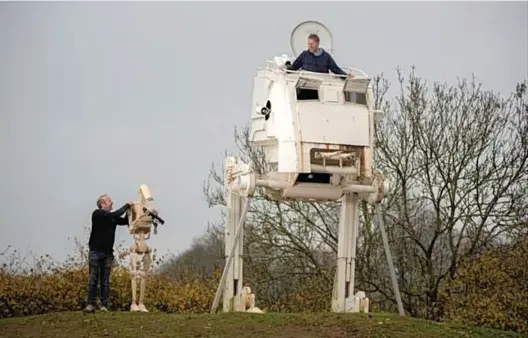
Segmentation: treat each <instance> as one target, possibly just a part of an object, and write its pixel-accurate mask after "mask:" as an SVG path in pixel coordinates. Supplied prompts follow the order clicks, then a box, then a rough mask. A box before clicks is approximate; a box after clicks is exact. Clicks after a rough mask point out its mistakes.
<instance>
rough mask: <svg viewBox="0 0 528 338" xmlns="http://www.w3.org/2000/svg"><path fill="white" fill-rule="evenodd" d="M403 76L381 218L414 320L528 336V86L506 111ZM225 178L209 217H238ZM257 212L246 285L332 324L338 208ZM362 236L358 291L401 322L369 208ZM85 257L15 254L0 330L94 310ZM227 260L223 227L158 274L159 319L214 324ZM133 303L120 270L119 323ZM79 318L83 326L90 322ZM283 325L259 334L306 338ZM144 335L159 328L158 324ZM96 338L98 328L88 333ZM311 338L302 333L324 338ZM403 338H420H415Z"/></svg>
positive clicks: (364, 210) (504, 102)
mask: <svg viewBox="0 0 528 338" xmlns="http://www.w3.org/2000/svg"><path fill="white" fill-rule="evenodd" d="M399 74H400V83H399V89H400V93H399V94H398V95H397V96H396V97H395V99H393V100H390V101H388V100H386V99H385V95H386V93H387V89H388V83H387V82H386V81H385V80H384V79H383V78H382V77H378V78H376V79H375V81H374V83H375V91H376V105H377V106H378V107H380V108H383V109H384V111H385V112H386V116H385V117H384V118H383V120H382V121H381V123H380V124H379V125H378V126H377V129H376V135H377V153H376V163H377V166H378V167H379V168H380V169H381V170H383V171H384V172H385V173H386V174H387V175H388V178H389V180H390V182H391V189H392V191H391V194H390V196H389V197H388V198H387V199H386V200H385V201H384V202H383V205H382V208H383V209H384V214H385V222H386V224H387V228H388V232H389V240H390V245H391V249H392V252H393V256H394V264H395V267H396V269H397V275H398V281H399V284H400V288H401V292H402V300H403V302H404V308H405V310H406V312H407V313H408V314H410V315H411V316H413V317H419V318H424V319H430V320H436V321H450V322H458V323H461V324H468V325H476V326H486V327H490V328H496V329H502V330H510V331H518V332H528V327H527V323H528V249H527V248H528V224H527V219H528V215H527V210H528V208H527V206H528V203H527V202H528V197H527V195H526V190H527V188H528V104H527V88H526V84H519V85H517V87H516V90H515V92H514V93H513V94H512V95H511V96H508V97H501V96H499V95H498V94H495V93H492V92H488V91H485V90H483V89H482V88H481V86H480V85H478V84H476V83H475V82H474V81H466V80H463V81H460V83H459V84H457V85H455V86H448V85H443V84H436V83H435V84H433V85H431V86H430V89H429V88H428V86H426V83H425V81H423V80H422V79H420V78H419V77H417V76H416V75H415V74H414V70H413V71H411V73H410V74H409V77H408V79H404V78H403V76H402V75H401V73H399ZM248 137H249V134H248V130H247V128H243V129H241V130H238V131H236V132H235V141H236V143H237V145H238V148H239V152H240V154H242V156H243V157H244V159H245V160H251V161H252V162H253V163H254V164H255V167H256V168H257V170H260V171H266V170H267V168H266V165H265V163H264V161H263V158H262V153H261V151H260V150H259V149H257V148H255V147H253V146H251V145H250V143H249V138H248ZM222 177H223V175H222V168H217V167H214V166H213V168H212V170H211V176H210V178H209V180H208V182H207V184H206V186H205V187H204V193H205V195H206V197H207V200H208V202H209V204H210V205H225V200H224V195H223V189H222ZM254 201H255V202H254V203H253V206H252V209H251V210H250V214H249V215H248V220H247V224H246V228H245V234H244V237H245V243H244V244H245V249H244V250H245V253H246V256H245V281H246V284H248V285H249V286H251V288H252V289H253V290H254V292H256V294H257V303H258V306H259V307H261V308H265V309H266V310H267V311H270V312H299V311H305V312H324V311H328V310H329V308H330V295H331V291H332V285H333V279H334V272H335V270H334V264H335V254H336V247H337V246H336V244H337V237H336V230H337V216H338V214H339V204H338V203H322V204H315V203H297V202H282V203H278V202H272V201H270V200H268V199H267V198H266V196H265V195H263V194H262V192H261V191H258V193H257V196H255V198H254ZM360 232H361V235H360V238H359V243H358V257H357V273H356V278H357V288H358V289H359V290H364V291H366V292H367V294H368V296H369V298H370V299H371V301H372V307H371V308H372V310H373V311H374V312H393V311H395V301H394V296H393V293H392V290H391V286H390V280H389V278H388V271H387V268H386V261H385V257H384V254H383V250H382V245H381V239H380V237H379V234H378V229H377V226H376V224H375V223H374V222H373V220H372V209H371V206H369V205H367V204H363V205H361V230H360ZM79 247H80V251H79V253H78V254H76V255H74V256H72V257H71V258H70V259H69V260H68V261H67V262H66V263H61V264H58V263H55V262H53V261H52V260H51V259H50V258H49V257H40V258H38V259H36V260H35V261H34V262H33V263H32V264H30V265H29V266H27V265H25V263H24V260H23V259H22V258H20V257H18V256H17V253H16V252H12V251H6V252H4V253H3V254H2V261H3V262H4V265H3V267H2V269H1V270H0V316H1V317H4V318H5V317H13V316H27V315H35V314H43V313H49V312H57V311H78V310H79V309H81V308H82V306H83V305H84V301H85V298H86V289H87V271H86V262H85V251H84V250H85V249H84V248H85V245H83V244H80V245H79ZM223 255H224V249H223V230H222V222H219V223H218V224H210V226H209V229H208V231H207V232H206V233H205V234H204V235H203V236H202V237H201V238H199V239H197V240H196V241H195V242H194V243H193V245H192V247H191V248H190V249H189V250H188V251H187V252H185V253H183V254H182V255H179V256H177V257H172V258H170V259H163V260H162V262H161V261H160V260H158V264H157V266H156V269H155V272H153V273H152V274H151V276H149V285H148V295H147V301H148V303H147V306H148V307H149V308H150V309H152V310H154V311H160V312H175V313H180V314H182V313H188V314H191V313H192V314H199V313H204V312H207V311H208V309H209V307H210V305H211V303H212V299H213V297H214V292H215V289H216V285H217V281H218V277H219V268H221V267H222V266H223V262H224V258H223ZM129 290H130V288H129V276H128V274H127V272H126V270H125V269H124V267H123V265H122V262H121V261H119V260H118V261H117V262H116V266H115V268H114V272H113V273H112V279H111V296H110V302H111V307H112V308H113V309H114V310H127V309H128V307H129V292H130V291H129ZM112 315H114V314H112ZM72 316H73V315H72ZM115 316H123V317H119V318H121V319H120V320H123V321H124V322H125V321H127V320H131V319H126V318H132V317H126V316H127V314H123V315H115ZM149 316H150V315H149ZM152 316H155V315H154V314H152ZM274 316H275V315H274ZM307 316H309V315H307ZM313 316H315V315H313ZM321 316H322V315H321ZM47 318H48V317H47ZM49 318H52V317H49ZM53 318H55V317H53ZM57 318H59V317H57ZM72 318H73V319H71V320H72V321H73V322H76V321H77V322H78V321H79V320H80V319H78V318H77V317H75V318H74V317H72ZM76 318H77V319H76ZM116 318H117V317H116ZM145 318H155V319H154V321H157V320H159V321H164V320H168V319H162V317H145ZM171 318H173V317H171ZM174 318H180V319H181V318H186V321H188V322H189V323H199V324H196V325H198V326H200V325H202V324H204V323H210V322H216V323H218V322H219V321H220V319H218V318H226V317H218V318H217V317H207V316H202V317H200V316H198V317H196V316H192V317H189V318H187V317H174ZM233 318H238V319H233V320H234V321H235V322H233V323H238V324H236V325H238V326H240V327H245V326H244V325H246V324H243V323H242V322H240V318H243V317H236V316H235V317H233ZM244 318H245V317H244ZM265 318H267V317H265ZM273 318H275V319H273V320H275V321H277V322H276V323H282V324H280V325H279V324H277V325H275V322H273V323H271V322H270V323H268V322H267V319H251V321H255V323H254V324H255V326H254V327H255V330H257V331H258V332H260V331H259V330H261V331H262V330H264V328H265V327H266V325H267V327H268V329H269V330H271V331H269V332H272V331H273V330H277V332H287V331H284V330H285V329H284V328H281V325H287V323H290V324H291V325H293V326H295V325H297V326H299V327H301V328H302V327H303V325H304V326H306V325H305V324H306V322H307V319H303V318H304V317H295V316H293V315H292V316H290V317H288V316H285V317H284V318H286V319H280V318H279V317H273ZM281 318H282V317H281ZM288 318H289V319H288ZM292 318H293V319H292ZM310 318H312V319H310V321H311V320H313V321H314V323H317V322H318V321H317V320H316V319H314V318H315V317H310ZM321 318H326V317H321ZM333 318H334V317H333ZM335 318H337V319H335V321H336V322H335V326H336V327H338V328H339V329H338V330H337V331H335V332H334V331H328V332H334V334H335V335H334V336H339V333H338V332H341V333H340V334H341V336H344V334H345V333H346V332H348V331H347V328H349V329H350V330H352V329H351V325H352V324H350V323H352V322H348V320H349V319H343V317H339V316H337V317H335ZM357 318H362V319H350V320H351V321H353V320H357V321H358V322H357V323H359V322H361V321H364V322H361V323H363V324H361V325H363V326H364V327H363V328H357V327H356V328H355V329H357V330H364V331H361V332H360V331H358V332H359V333H358V334H357V336H372V335H374V336H376V335H378V336H384V334H388V333H387V332H389V331H383V330H381V331H379V330H378V329H376V330H378V331H375V329H372V327H371V326H369V325H374V324H372V323H374V322H375V320H374V321H371V322H372V323H371V324H369V323H370V322H369V319H368V317H365V318H363V317H357ZM387 318H391V319H390V320H392V321H394V322H397V319H394V318H393V317H387ZM13 320H15V319H13ZM13 320H11V321H9V322H7V324H6V322H5V321H4V322H2V325H6V326H5V327H11V328H15V327H17V325H18V324H20V323H37V322H38V321H39V320H40V319H27V322H23V321H22V319H20V320H21V321H19V322H15V321H13ZM57 320H58V321H59V322H61V323H62V324H57V325H59V326H60V325H67V324H65V323H63V322H62V321H61V320H60V318H59V319H57ZM69 320H70V319H69ZM102 320H103V321H106V322H107V323H110V322H111V320H109V319H102ZM112 320H113V319H112ZM134 320H136V319H134ZM171 320H172V319H171ZM222 320H224V319H222ZM236 320H238V321H239V322H236ZM270 320H271V319H270ZM290 320H291V321H290ZM46 321H47V320H46ZM141 321H143V322H144V323H143V322H142V323H143V324H142V325H149V324H147V322H146V319H141ZM17 323H18V324H17ZM226 323H227V322H226ZM251 323H252V322H251ZM285 323H286V324H285ZM293 323H295V324H293ZM303 323H304V324H303ZM399 323H401V325H403V326H405V325H408V326H409V325H410V326H413V327H415V329H416V330H417V331H416V332H419V327H420V325H418V324H412V323H415V322H412V321H409V322H399ZM416 323H417V322H416ZM35 325H36V324H35ZM39 325H41V327H42V325H44V324H39ZM90 325H95V324H93V323H88V324H86V327H91V326H90ZM108 325H110V324H108ZM160 325H161V324H160ZM163 325H165V324H163ZM167 325H168V324H167ZM193 325H194V324H193ZM226 325H227V324H226ZM229 325H232V326H234V325H235V324H229ZM236 325H235V326H236ZM358 325H359V324H358ZM427 325H433V324H427ZM434 325H436V324H434ZM434 325H433V326H434ZM438 325H440V324H438ZM374 326H375V325H374ZM433 326H431V327H433ZM213 327H214V325H213ZM434 327H435V330H437V331H435V332H437V333H438V335H434V334H433V333H429V334H428V333H423V334H422V335H419V336H420V337H427V336H442V334H443V335H445V336H449V337H454V336H457V335H458V333H456V329H453V330H455V331H450V330H451V329H450V326H441V325H440V326H434ZM85 329H86V328H85ZM121 329H122V328H121ZM13 330H14V329H13ZM112 330H114V329H112ZM115 330H117V331H119V330H120V329H119V328H115ZM197 330H198V331H200V330H201V329H197ZM215 330H219V331H215ZM222 330H229V329H226V328H225V327H223V328H222V327H220V328H216V329H212V330H210V331H208V332H209V333H207V335H209V336H210V337H214V336H215V335H216V336H218V335H219V334H221V333H222V332H230V334H232V335H233V336H234V335H236V336H243V334H240V335H239V333H236V334H235V333H234V332H235V331H222ZM299 330H300V329H299ZM339 330H341V331H339ZM369 330H371V331H369ZM372 330H374V331H372ZM442 330H445V331H442ZM117 331H116V332H117ZM20 332H22V331H20ZM200 332H202V333H197V336H207V335H206V333H203V332H204V331H203V330H201V331H200ZM211 332H213V333H214V334H213V333H211ZM215 332H216V333H215ZM236 332H238V331H236ZM302 332H304V333H302ZM307 332H308V331H306V332H305V331H299V332H297V333H298V334H302V335H304V336H311V335H310V333H309V332H308V333H307ZM314 332H315V331H314ZM343 332H345V333H343ZM350 332H352V331H350ZM401 332H403V333H405V332H406V334H407V335H409V332H411V331H405V329H402V331H401ZM424 332H426V331H424ZM442 332H444V333H442ZM479 332H480V331H479ZM482 332H484V331H482ZM297 333H296V334H297ZM314 334H315V333H314ZM474 334H478V333H477V331H475V332H474ZM483 334H484V333H483ZM28 335H29V333H28ZM83 335H84V334H83ZM110 335H112V333H111V332H110ZM417 335H418V333H417ZM20 336H24V335H23V334H20V335H19V337H20ZM87 336H89V335H87ZM131 336H132V335H131ZM154 336H156V335H154ZM158 336H160V337H161V336H162V335H158ZM390 336H393V337H396V336H397V335H393V334H392V333H391V335H390ZM402 336H403V334H402ZM495 336H497V333H495ZM277 337H279V335H277ZM319 337H322V335H319Z"/></svg>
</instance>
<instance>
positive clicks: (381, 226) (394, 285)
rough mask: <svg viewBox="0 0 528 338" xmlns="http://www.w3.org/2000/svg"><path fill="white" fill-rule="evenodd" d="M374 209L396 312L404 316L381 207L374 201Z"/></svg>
mask: <svg viewBox="0 0 528 338" xmlns="http://www.w3.org/2000/svg"><path fill="white" fill-rule="evenodd" d="M374 209H375V214H376V218H377V223H378V226H379V229H380V232H381V239H382V240H383V247H384V249H385V256H387V264H388V266H389V272H390V277H391V281H392V289H393V291H394V296H395V298H396V304H398V312H399V313H400V316H405V311H404V310H403V303H402V300H401V295H400V288H399V287H398V280H397V279H396V272H395V271H394V264H393V263H392V254H391V252H390V248H389V240H388V239H387V233H386V232H385V223H384V222H383V217H382V216H381V209H380V205H379V203H376V204H375V205H374Z"/></svg>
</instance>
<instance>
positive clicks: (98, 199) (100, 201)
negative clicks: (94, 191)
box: [97, 194, 108, 209]
mask: <svg viewBox="0 0 528 338" xmlns="http://www.w3.org/2000/svg"><path fill="white" fill-rule="evenodd" d="M106 196H108V195H107V194H102V195H101V196H99V197H97V207H98V208H99V209H101V208H102V207H103V206H102V205H101V203H102V202H103V198H105V197H106Z"/></svg>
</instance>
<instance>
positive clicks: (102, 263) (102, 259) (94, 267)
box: [88, 251, 114, 307]
mask: <svg viewBox="0 0 528 338" xmlns="http://www.w3.org/2000/svg"><path fill="white" fill-rule="evenodd" d="M89 261H90V268H89V273H90V282H89V285H88V304H91V305H95V297H96V295H97V283H98V282H99V283H100V284H101V306H104V307H108V291H109V289H110V271H111V269H112V263H113V262H114V255H113V254H108V253H104V252H99V251H90V254H89Z"/></svg>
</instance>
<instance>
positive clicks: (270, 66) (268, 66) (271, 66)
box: [259, 60, 369, 78]
mask: <svg viewBox="0 0 528 338" xmlns="http://www.w3.org/2000/svg"><path fill="white" fill-rule="evenodd" d="M262 69H265V70H271V71H275V72H277V73H280V74H284V73H290V74H298V75H300V76H302V75H303V74H306V75H310V74H317V75H318V76H320V75H322V76H332V77H334V76H335V77H343V78H346V77H348V75H341V74H333V73H315V72H309V71H305V70H287V69H286V67H285V66H279V65H278V64H277V63H276V62H274V61H271V60H267V61H266V63H265V64H264V67H260V68H259V70H262ZM341 69H343V70H344V71H345V72H349V73H352V74H353V75H354V76H359V77H365V78H368V77H369V76H368V74H367V73H365V72H364V71H363V70H361V69H359V68H353V67H342V68H341Z"/></svg>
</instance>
